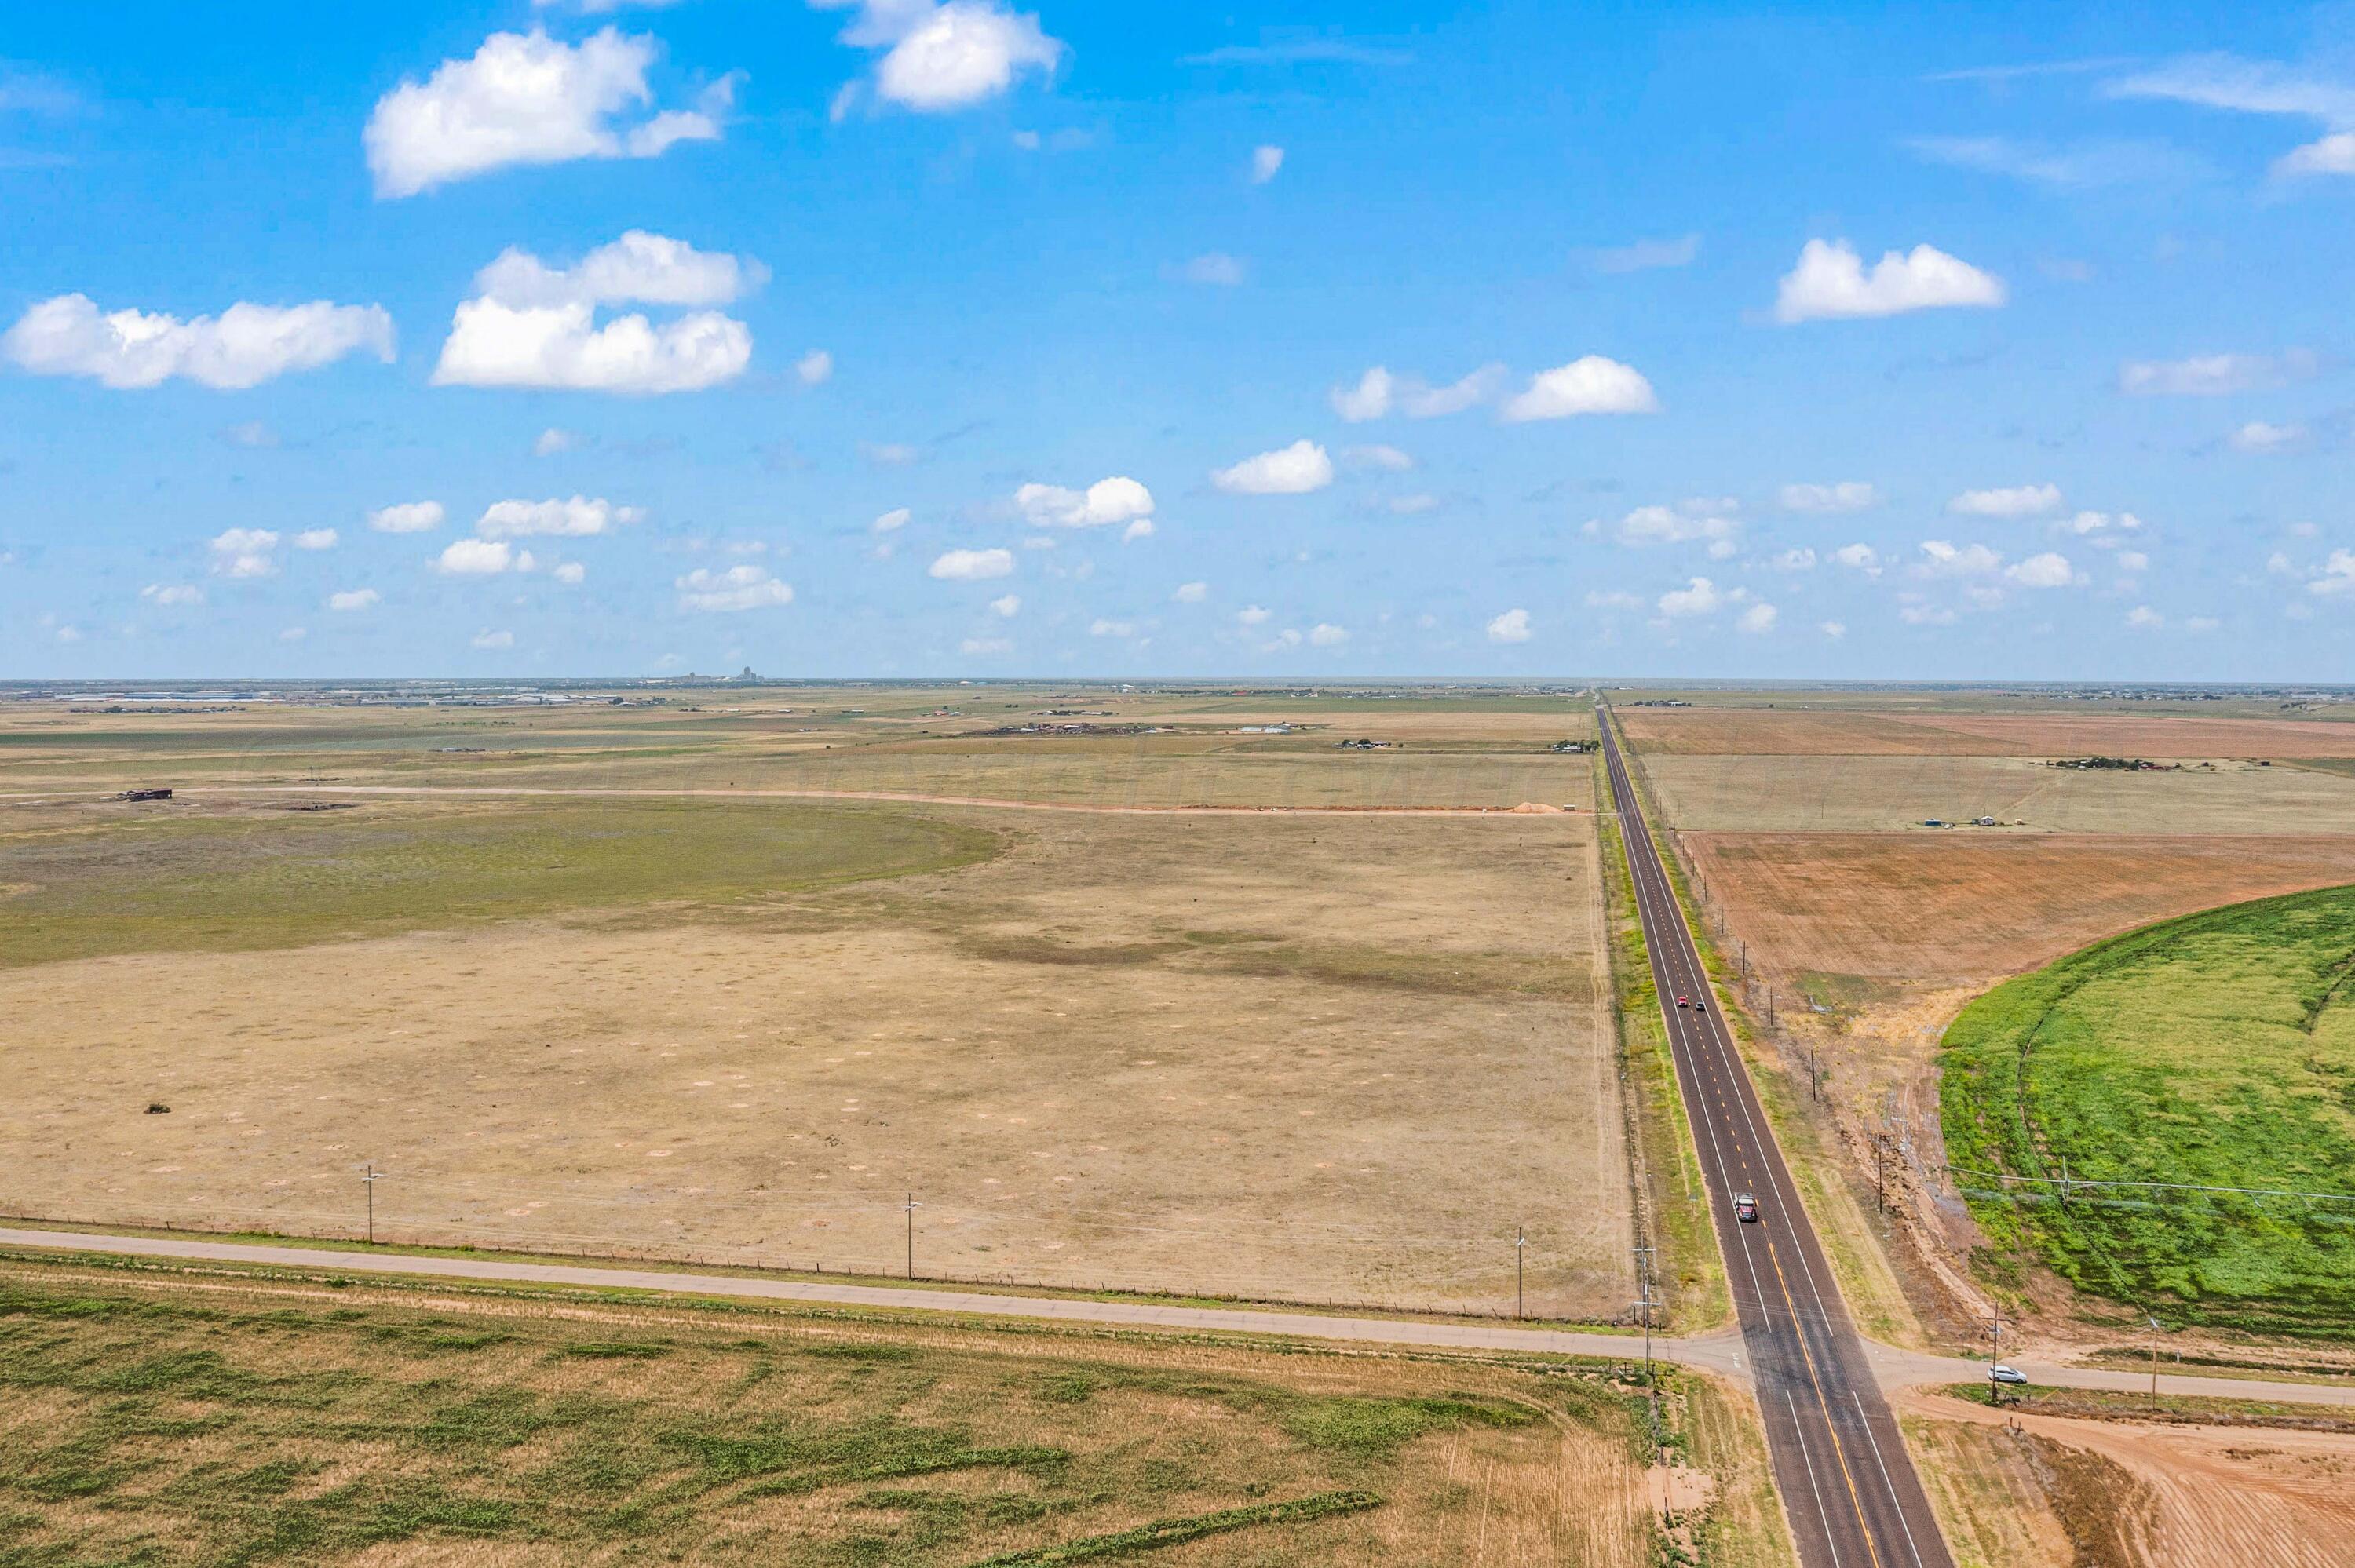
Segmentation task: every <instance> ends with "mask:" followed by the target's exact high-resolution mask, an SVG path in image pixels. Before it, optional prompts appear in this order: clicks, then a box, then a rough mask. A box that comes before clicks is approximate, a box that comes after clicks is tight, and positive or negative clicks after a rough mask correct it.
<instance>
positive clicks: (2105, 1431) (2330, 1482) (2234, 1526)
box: [1889, 1390, 2355, 1568]
mask: <svg viewBox="0 0 2355 1568" xmlns="http://www.w3.org/2000/svg"><path fill="white" fill-rule="evenodd" d="M1889 1397H1890V1403H1891V1404H1892V1405H1894V1406H1896V1407H1897V1408H1899V1409H1901V1410H1903V1411H1905V1412H1907V1413H1908V1414H1914V1415H1919V1416H1924V1417H1928V1418H1930V1419H1932V1420H1937V1421H1955V1422H1967V1423H1971V1424H1974V1425H1986V1426H2004V1425H2011V1426H2013V1427H2014V1428H2016V1429H2018V1430H2020V1431H2024V1432H2027V1433H2029V1434H2030V1435H2032V1436H2037V1437H2041V1438H2043V1439H2045V1440H2047V1441H2049V1442H2052V1443H2057V1444H2060V1445H2061V1446H2064V1447H2068V1448H2073V1449H2077V1450H2079V1451H2082V1452H2084V1453H2089V1454H2093V1455H2095V1456H2097V1457H2100V1458H2102V1459H2104V1460H2106V1461H2108V1462H2109V1463H2110V1464H2112V1465H2115V1466H2116V1467H2118V1468H2119V1469H2121V1470H2124V1471H2125V1472H2126V1474H2127V1475H2129V1476H2131V1477H2132V1478H2134V1480H2135V1481H2136V1482H2137V1484H2138V1486H2139V1487H2140V1488H2141V1489H2143V1490H2144V1495H2145V1497H2146V1498H2147V1504H2148V1508H2147V1516H2146V1518H2145V1520H2142V1521H2136V1520H2121V1521H2120V1523H2121V1526H2122V1528H2123V1529H2124V1531H2125V1532H2126V1539H2127V1540H2128V1541H2134V1540H2135V1538H2136V1537H2137V1535H2139V1534H2141V1533H2143V1531H2147V1538H2148V1539H2147V1555H2145V1556H2144V1560H2145V1561H2147V1562H2148V1563H2152V1564H2164V1565H2165V1568H2249V1565H2250V1564H2252V1563H2267V1564H2272V1565H2276V1568H2346V1565H2347V1563H2349V1561H2350V1548H2349V1544H2348V1543H2349V1542H2355V1486H2350V1484H2349V1480H2350V1476H2355V1436H2348V1435H2346V1434H2343V1433H2331V1432H2297V1431H2286V1430H2280V1429H2274V1428H2258V1427H2247V1426H2176V1425H2164V1426H2161V1425H2146V1424H2142V1423H2134V1422H2107V1421H2073V1420H2069V1419H2066V1418H2062V1417H2057V1416H2049V1415H2031V1414H2019V1413H2016V1412H2009V1411H1997V1410H1990V1409H1988V1408H1987V1407H1986V1406H1984V1405H1979V1404H1970V1403H1967V1402H1966V1401H1963V1400H1958V1399H1953V1398H1949V1397H1947V1396H1945V1395H1943V1394H1938V1393H1927V1392H1923V1391H1919V1390H1906V1391H1902V1392H1892V1393H1891V1394H1890V1396H1889ZM2138 1524H2139V1528H2137V1525H2138ZM2138 1544H2140V1543H2138Z"/></svg>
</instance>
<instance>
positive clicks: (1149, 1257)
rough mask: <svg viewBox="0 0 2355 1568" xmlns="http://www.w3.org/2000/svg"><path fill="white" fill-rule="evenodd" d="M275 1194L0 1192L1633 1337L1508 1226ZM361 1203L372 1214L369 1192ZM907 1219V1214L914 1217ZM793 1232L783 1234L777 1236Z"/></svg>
mask: <svg viewBox="0 0 2355 1568" xmlns="http://www.w3.org/2000/svg"><path fill="white" fill-rule="evenodd" d="M373 1175H374V1177H375V1178H376V1180H374V1181H368V1179H367V1178H365V1177H364V1176H363V1175H362V1173H361V1171H360V1170H359V1169H358V1168H355V1169H354V1170H353V1171H350V1172H349V1173H336V1174H334V1175H330V1176H326V1177H317V1176H314V1177H312V1178H308V1179H304V1180H301V1181H293V1180H286V1181H280V1182H277V1183H275V1184H270V1185H263V1186H259V1187H257V1186H253V1185H234V1184H229V1183H222V1182H219V1181H192V1182H188V1183H186V1184H179V1185H176V1184H173V1183H170V1182H159V1181H156V1180H155V1178H154V1176H153V1175H152V1174H151V1175H148V1176H146V1177H144V1179H141V1180H140V1181H138V1182H137V1183H136V1185H135V1186H134V1185H130V1184H121V1183H118V1184H115V1185H112V1186H109V1187H104V1188H99V1189H94V1190H93V1189H91V1188H83V1189H82V1190H80V1192H76V1193H74V1194H73V1195H72V1196H70V1197H66V1198H60V1197H59V1195H57V1194H56V1193H55V1192H49V1193H45V1194H42V1195H40V1196H35V1195H33V1194H30V1193H25V1192H0V1211H5V1213H12V1214H16V1215H20V1216H25V1217H34V1218H38V1219H40V1220H42V1221H43V1222H45V1223H53V1224H90V1225H98V1226H110V1227H133V1228H156V1229H165V1230H175V1231H188V1232H202V1233H211V1234H270V1235H273V1236H280V1237H284V1238H288V1239H317V1240H333V1241H340V1242H353V1241H364V1240H373V1241H374V1242H376V1243H378V1244H381V1245H403V1246H425V1247H468V1248H475V1249H481V1250H490V1251H508V1252H519V1253H536V1254H547V1255H562V1256H568V1257H591V1258H598V1259H612V1260H617V1261H623V1260H626V1261H640V1262H658V1263H666V1264H677V1265H694V1266H722V1267H730V1268H746V1269H758V1270H763V1271H772V1272H782V1273H793V1274H817V1275H834V1276H851V1277H872V1278H898V1279H914V1280H917V1281H921V1282H926V1283H933V1284H964V1285H977V1286H999V1287H1024V1288H1042V1289H1060V1290H1080V1291H1089V1292H1120V1293H1130V1294H1149V1295H1172V1296H1187V1297H1202V1298H1220V1299H1232V1300H1239V1301H1264V1302H1269V1303H1277V1304H1284V1305H1292V1306H1310V1307H1319V1308H1353V1309H1362V1310H1382V1311H1410V1312H1444V1313H1448V1314H1451V1315H1460V1316H1478V1317H1491V1318H1499V1319H1511V1318H1514V1317H1517V1316H1526V1317H1531V1318H1542V1319H1552V1320H1577V1321H1588V1322H1614V1323H1632V1322H1634V1321H1635V1320H1636V1308H1635V1306H1634V1305H1633V1303H1634V1299H1635V1296H1636V1290H1635V1288H1634V1287H1633V1285H1632V1283H1631V1281H1632V1278H1633V1275H1632V1272H1631V1271H1632V1264H1631V1263H1630V1262H1629V1261H1628V1259H1627V1258H1626V1256H1625V1239H1626V1238H1625V1226H1624V1224H1619V1223H1604V1222H1603V1221H1600V1220H1597V1221H1595V1222H1593V1223H1573V1224H1565V1225H1561V1226H1557V1227H1544V1226H1530V1225H1528V1224H1526V1223H1524V1222H1502V1221H1499V1222H1496V1223H1494V1224H1481V1225H1476V1226H1474V1225H1467V1227H1466V1229H1465V1232H1463V1233H1460V1234H1411V1233H1403V1232H1389V1231H1382V1230H1380V1229H1379V1228H1371V1227H1355V1226H1350V1225H1346V1224H1330V1223H1323V1224H1320V1223H1316V1222H1311V1221H1299V1220H1293V1219H1288V1218H1285V1217H1284V1216H1279V1215H1249V1214H1235V1213H1209V1214H1202V1215H1199V1216H1193V1217H1188V1218H1180V1217H1178V1216H1175V1215H1172V1214H1170V1213H1139V1212H1133V1211H1119V1210H1101V1209H1088V1208H1083V1207H1080V1206H1077V1205H1072V1206H1069V1207H1060V1208H1058V1207H1053V1206H1030V1207H1019V1208H1017V1207H1010V1206H1009V1207H998V1208H990V1207H986V1206H981V1205H974V1204H964V1203H956V1202H941V1201H937V1200H932V1199H927V1198H926V1197H925V1195H924V1194H923V1193H922V1192H913V1193H909V1192H880V1191H875V1190H869V1191H864V1192H848V1193H845V1192H827V1193H824V1194H816V1195H809V1194H776V1195H772V1196H762V1197H750V1196H746V1195H741V1194H738V1195H726V1194H716V1193H711V1192H687V1191H685V1190H681V1189H651V1188H635V1189H619V1190H603V1191H594V1190H588V1189H583V1188H579V1187H572V1188H567V1187H564V1186H560V1185H549V1186H543V1187H540V1188H538V1189H536V1190H523V1189H515V1188H502V1189H500V1190H499V1191H498V1192H496V1193H493V1192H486V1191H485V1189H484V1187H482V1186H481V1185H480V1184H477V1183H473V1182H468V1181H461V1180H457V1179H453V1178H451V1177H447V1176H441V1175H435V1174H431V1173H424V1172H414V1173H404V1172H402V1171H400V1170H397V1169H395V1170H384V1169H378V1170H376V1171H374V1172H373ZM371 1187H372V1188H373V1189H374V1201H373V1204H372V1206H371V1204H370V1202H369V1192H368V1189H369V1188H371ZM911 1205H912V1207H911ZM787 1233H792V1234H787Z"/></svg>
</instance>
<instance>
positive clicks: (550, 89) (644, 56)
mask: <svg viewBox="0 0 2355 1568" xmlns="http://www.w3.org/2000/svg"><path fill="white" fill-rule="evenodd" d="M654 60H655V43H654V40H653V39H651V38H645V37H625V36H624V35H623V34H622V33H620V32H618V31H616V30H615V29H614V28H612V27H607V28H605V29H604V30H603V31H602V32H599V33H596V34H593V35H592V36H591V37H586V38H583V39H582V40H581V42H580V43H578V44H567V43H563V42H561V41H560V40H558V39H555V38H551V37H549V36H548V35H547V34H546V33H544V32H541V31H539V30H538V29H537V28H535V29H533V30H532V31H531V32H529V33H494V34H492V35H491V36H490V37H487V38H485V39H484V40H483V46H482V48H479V49H476V50H475V51H474V55H473V56H472V57H471V58H466V59H451V60H443V61H442V64H441V65H440V66H439V67H437V68H436V69H435V70H434V72H433V74H432V76H430V77H428V78H426V79H425V80H423V81H417V80H414V79H409V80H404V81H402V82H401V84H400V86H399V87H397V88H394V89H393V90H391V91H390V92H389V93H386V94H385V95H384V97H383V98H381V99H379V100H378V101H377V105H376V109H375V111H374V112H372V113H371V114H370V115H369V116H368V129H367V130H366V131H365V132H363V133H362V138H361V139H362V141H363V143H365V144H366V146H367V149H368V171H369V173H370V174H372V175H374V176H375V178H376V193H377V195H378V196H416V195H418V194H419V193H420V192H422V191H429V190H432V188H433V187H434V186H436V185H447V184H449V183H450V182H451V181H453V180H464V179H470V178H472V177H474V175H482V174H487V173H489V172H490V171H491V170H493V169H498V168H505V167H506V166H507V165H509V164H561V163H569V162H570V161H571V160H573V159H576V158H652V157H658V156H660V155H661V154H664V153H666V152H668V151H669V150H670V149H671V148H672V147H674V146H676V145H677V144H678V143H681V142H713V141H717V140H719V120H720V117H721V116H722V115H723V114H725V113H726V111H727V109H728V105H729V102H730V97H731V95H732V89H733V84H732V82H731V81H730V80H729V79H722V80H720V81H719V82H716V83H714V84H713V85H712V86H711V87H710V88H709V89H707V90H705V92H704V94H703V97H702V99H701V101H699V102H698V104H697V106H696V107H695V108H694V109H692V110H687V109H666V110H663V111H659V112H653V113H649V112H647V111H649V110H651V109H652V107H653V103H654V92H653V90H652V89H651V88H649V87H648V86H647V84H646V71H647V69H648V68H649V67H650V66H652V65H653V64H654Z"/></svg>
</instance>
